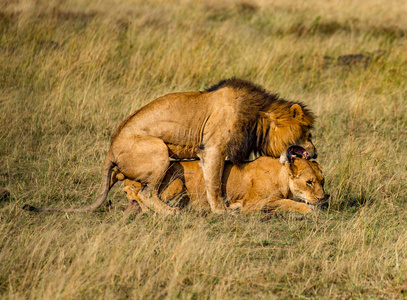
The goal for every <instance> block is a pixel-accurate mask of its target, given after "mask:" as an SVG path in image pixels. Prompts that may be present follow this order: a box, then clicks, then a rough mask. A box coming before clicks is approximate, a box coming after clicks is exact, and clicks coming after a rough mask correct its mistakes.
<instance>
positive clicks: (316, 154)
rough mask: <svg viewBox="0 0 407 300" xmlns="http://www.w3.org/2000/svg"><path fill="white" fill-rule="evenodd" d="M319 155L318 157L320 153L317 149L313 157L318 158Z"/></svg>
mask: <svg viewBox="0 0 407 300" xmlns="http://www.w3.org/2000/svg"><path fill="white" fill-rule="evenodd" d="M317 157H318V153H317V151H315V153H314V156H313V157H311V158H313V159H316V158H317Z"/></svg>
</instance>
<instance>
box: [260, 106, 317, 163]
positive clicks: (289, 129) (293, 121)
mask: <svg viewBox="0 0 407 300" xmlns="http://www.w3.org/2000/svg"><path fill="white" fill-rule="evenodd" d="M260 124H261V126H259V128H262V129H263V136H264V128H267V129H268V131H267V137H265V138H264V139H265V140H266V143H265V147H264V148H263V152H264V153H265V154H266V155H267V156H271V157H280V162H281V163H284V162H286V161H288V160H289V159H288V158H287V153H290V151H292V152H293V153H292V154H295V155H298V156H300V157H303V158H305V159H311V158H316V157H317V151H316V149H315V146H314V144H313V143H312V135H311V130H312V127H313V124H314V116H313V114H312V113H311V111H309V110H308V109H306V108H305V106H303V105H302V104H300V103H293V102H283V103H280V102H279V101H276V103H274V104H273V105H271V106H270V108H269V113H266V114H263V115H262V117H261V120H260ZM267 125H269V126H267ZM257 134H258V135H260V136H261V133H259V132H258V133H257Z"/></svg>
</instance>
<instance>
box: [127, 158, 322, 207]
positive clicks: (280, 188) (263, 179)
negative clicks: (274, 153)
mask: <svg viewBox="0 0 407 300" xmlns="http://www.w3.org/2000/svg"><path fill="white" fill-rule="evenodd" d="M121 178H122V177H121ZM222 178H223V179H222V189H223V192H224V194H225V196H226V199H227V202H229V204H230V205H229V209H230V210H232V211H241V212H243V213H250V212H255V211H274V210H285V211H298V212H303V213H304V212H310V211H312V210H313V208H312V207H311V206H309V205H308V204H311V205H318V204H320V203H321V201H323V200H324V199H325V192H324V187H323V185H324V182H323V181H324V178H323V175H322V171H321V167H320V165H318V164H317V163H316V162H312V161H308V160H306V159H302V158H301V159H299V158H294V160H293V162H292V163H291V164H289V163H288V162H287V163H285V164H284V165H282V164H281V163H280V162H279V161H278V159H273V158H270V157H264V156H263V157H260V158H258V159H257V160H255V161H253V162H248V163H244V164H242V165H241V166H240V167H237V166H236V165H232V164H231V163H229V164H227V165H226V166H225V169H224V174H223V177H222ZM140 188H141V184H140V183H138V182H135V181H132V180H128V179H126V180H125V188H124V189H123V190H124V191H125V192H126V195H127V198H128V199H129V200H130V202H129V208H128V211H129V210H130V209H131V208H133V207H134V204H135V203H134V202H137V203H138V204H139V205H140V206H141V207H142V211H144V212H146V211H148V209H146V208H145V205H144V204H143V201H142V200H141V199H140V198H139V197H138V196H137V194H138V191H139V189H140ZM160 193H161V199H163V201H169V200H171V199H174V198H176V197H180V196H181V195H187V196H188V198H189V204H190V205H191V206H192V207H193V208H194V209H196V210H204V211H208V210H210V207H209V205H208V203H207V201H206V197H205V186H204V180H203V175H202V171H201V168H200V167H199V165H198V162H196V161H189V162H177V163H173V164H172V165H171V167H170V169H169V170H168V172H167V174H166V177H165V178H164V180H163V182H162V185H161V187H160ZM293 199H299V200H302V201H304V202H306V203H308V204H306V203H302V202H297V201H293Z"/></svg>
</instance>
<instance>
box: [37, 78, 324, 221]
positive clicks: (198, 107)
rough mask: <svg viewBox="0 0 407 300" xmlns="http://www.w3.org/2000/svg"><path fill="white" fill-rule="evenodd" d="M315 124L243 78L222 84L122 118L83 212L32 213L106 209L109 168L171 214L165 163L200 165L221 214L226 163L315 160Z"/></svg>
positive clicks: (155, 103)
mask: <svg viewBox="0 0 407 300" xmlns="http://www.w3.org/2000/svg"><path fill="white" fill-rule="evenodd" d="M313 124H314V117H313V115H312V114H311V112H310V111H309V110H307V109H306V108H305V107H304V105H302V104H300V103H297V102H290V101H286V100H283V99H281V98H279V97H278V96H277V95H275V94H269V93H267V92H266V91H265V90H264V89H263V88H261V87H259V86H257V85H254V84H253V83H250V82H248V81H244V80H241V79H236V78H232V79H227V80H223V81H221V82H219V83H218V84H217V85H214V86H213V87H211V88H209V89H207V90H206V91H203V92H187V93H173V94H168V95H165V96H163V97H160V98H158V99H156V100H154V101H152V102H150V103H149V104H147V105H146V106H144V107H142V108H141V109H139V110H137V111H136V112H134V113H133V114H131V115H130V116H129V117H127V118H126V119H125V120H124V121H123V122H122V123H121V124H120V126H119V127H118V129H117V130H116V132H115V134H114V135H113V138H112V141H111V145H110V149H109V151H108V154H107V156H106V159H105V163H104V165H103V171H102V191H101V194H100V196H99V198H98V199H97V200H96V202H95V203H93V204H92V205H89V206H87V207H84V208H73V209H68V210H66V209H57V208H40V209H37V210H60V211H91V210H94V209H96V208H97V207H99V206H100V205H102V204H103V203H104V201H105V200H106V198H107V195H108V192H109V190H110V188H111V186H112V185H111V184H109V183H110V175H111V173H112V168H113V167H117V168H118V170H120V172H121V173H122V174H124V176H125V177H126V178H131V179H133V180H135V181H138V182H140V183H141V184H142V188H141V190H140V192H139V195H138V196H139V197H141V198H143V200H144V203H145V204H146V205H147V206H148V207H150V208H155V209H156V210H158V211H160V212H162V213H164V214H175V213H177V210H176V209H173V208H171V207H169V206H168V205H166V204H164V203H163V202H162V201H161V199H160V198H159V195H158V187H159V185H160V183H161V181H162V178H163V177H164V175H165V173H166V171H167V169H168V167H169V164H170V158H171V157H172V158H180V159H182V158H199V159H200V160H201V165H202V171H203V175H204V181H205V189H206V196H207V201H208V203H209V205H210V207H211V210H212V211H213V212H215V213H224V212H225V211H226V209H225V206H224V205H223V202H222V193H221V180H222V174H223V173H222V171H223V167H224V162H225V159H226V157H228V158H229V159H230V160H231V161H232V162H233V163H234V164H236V165H239V164H240V163H242V162H243V161H244V159H246V158H248V156H249V154H250V153H251V152H252V151H254V152H257V153H261V154H264V155H267V156H271V157H280V156H282V155H285V153H286V151H287V149H288V147H289V146H291V145H298V146H301V147H302V148H304V149H305V150H306V151H307V153H308V154H309V156H310V157H311V158H312V157H313V156H314V155H315V154H316V151H315V147H314V145H313V144H312V141H311V139H310V137H311V136H310V130H311V129H312V126H313Z"/></svg>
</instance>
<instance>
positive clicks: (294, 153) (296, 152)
mask: <svg viewBox="0 0 407 300" xmlns="http://www.w3.org/2000/svg"><path fill="white" fill-rule="evenodd" d="M292 157H299V158H305V159H309V158H310V156H309V154H308V152H307V151H305V149H304V148H302V147H300V146H291V147H290V148H288V150H287V158H288V161H291V158H292Z"/></svg>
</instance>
